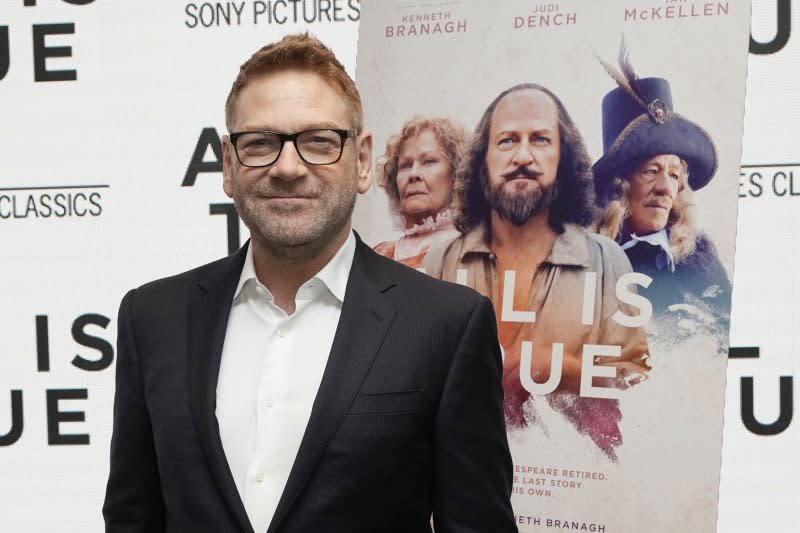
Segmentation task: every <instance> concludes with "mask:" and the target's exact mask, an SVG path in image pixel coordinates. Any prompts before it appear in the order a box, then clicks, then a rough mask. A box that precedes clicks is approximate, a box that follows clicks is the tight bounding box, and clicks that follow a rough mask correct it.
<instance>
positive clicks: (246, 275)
mask: <svg viewBox="0 0 800 533" xmlns="http://www.w3.org/2000/svg"><path fill="white" fill-rule="evenodd" d="M355 253H356V239H355V236H354V235H353V232H352V231H351V232H350V234H349V235H348V237H347V240H346V241H345V242H344V244H343V245H342V246H341V247H340V248H339V250H337V251H336V253H335V254H334V256H333V257H332V258H331V260H330V261H328V263H327V264H326V265H325V266H324V267H322V270H320V271H319V272H317V274H316V275H315V276H314V277H313V278H311V280H309V281H307V282H306V283H304V284H303V287H305V286H306V285H307V284H308V283H310V282H311V281H312V280H319V281H321V282H322V283H323V284H324V285H325V287H326V288H327V289H328V291H330V293H331V294H332V295H333V296H334V297H335V298H336V299H337V300H339V302H344V293H345V289H346V288H347V279H348V278H349V277H350V268H351V267H352V266H353V258H354V257H355ZM250 280H253V282H255V283H259V284H260V283H261V282H260V281H258V277H257V276H256V268H255V263H254V261H253V241H252V240H251V241H250V242H248V243H247V253H246V254H245V258H244V265H242V273H241V274H240V275H239V282H238V283H237V284H236V292H234V296H233V299H234V300H236V299H237V298H239V295H240V294H241V292H242V289H243V288H244V286H245V284H247V282H248V281H250ZM264 288H265V289H266V287H264ZM301 290H302V287H301ZM267 292H269V291H267Z"/></svg>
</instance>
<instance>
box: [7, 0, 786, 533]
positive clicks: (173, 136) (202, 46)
mask: <svg viewBox="0 0 800 533" xmlns="http://www.w3.org/2000/svg"><path fill="white" fill-rule="evenodd" d="M630 3H633V0H630ZM778 4H786V5H788V4H789V1H788V0H780V1H779V0H755V2H754V9H753V21H754V25H753V30H752V32H753V37H754V38H755V39H756V41H760V42H762V43H767V44H769V43H770V42H772V41H773V40H775V38H776V34H777V35H778V36H780V33H781V32H780V31H778V28H779V26H780V25H779V24H778V19H777V17H776V12H777V10H778ZM790 11H791V9H790ZM796 11H797V9H795V10H794V12H792V13H791V22H794V24H790V23H789V22H787V21H788V20H789V18H788V16H787V17H784V19H783V22H782V23H781V24H782V25H783V27H786V26H789V27H792V26H794V27H796V26H797V24H796V23H797V22H798V20H797V13H796ZM359 14H360V1H359V0H264V1H256V0H239V1H231V2H186V1H183V0H171V1H169V2H165V1H163V0H161V1H157V0H136V1H134V0H116V1H115V2H101V1H91V0H71V1H67V0H3V2H2V5H0V124H2V126H3V134H2V140H1V141H0V189H1V190H0V243H2V249H3V253H2V256H1V257H2V261H0V265H2V267H0V268H2V270H1V271H0V274H2V275H0V298H2V307H0V502H2V512H0V530H2V531H10V532H36V533H38V532H41V531H51V530H57V531H67V532H73V531H74V532H94V531H101V530H102V520H101V516H100V506H101V504H102V497H103V491H104V488H105V477H106V475H107V469H108V451H107V450H108V443H109V439H110V427H111V404H112V398H113V368H114V366H113V356H114V354H113V348H112V345H113V340H114V338H115V335H116V310H117V305H118V303H119V299H120V298H121V296H122V294H124V292H125V291H126V290H127V289H129V288H131V287H133V286H135V285H137V284H140V283H142V282H145V281H147V280H150V279H153V278H156V277H160V276H163V275H167V274H171V273H175V272H178V271H181V270H184V269H186V268H189V267H191V266H195V265H197V264H200V263H202V262H206V261H210V260H212V259H215V258H217V257H219V256H221V255H224V254H225V253H226V252H227V250H228V241H229V232H228V228H227V220H226V216H225V215H224V214H220V215H211V214H210V213H209V211H210V205H211V204H227V203H228V199H227V198H226V197H225V196H224V195H223V193H222V191H221V188H220V182H221V174H220V173H219V172H218V168H219V167H218V161H217V156H216V155H215V153H214V147H215V141H216V139H217V135H219V134H221V133H222V132H223V124H224V120H223V102H224V99H225V96H226V95H227V91H228V89H229V87H230V83H231V81H232V80H233V78H234V76H235V74H236V71H237V68H238V65H239V64H240V63H241V62H242V61H243V60H244V59H246V57H247V56H249V54H250V53H251V52H252V51H253V50H255V49H256V48H257V47H259V46H261V45H262V44H264V43H265V42H268V41H271V40H274V39H276V38H278V37H280V36H281V35H282V34H284V33H286V32H289V31H297V30H305V29H308V30H310V31H311V32H313V33H314V34H316V35H317V36H318V37H320V38H321V39H322V40H323V41H325V42H327V43H328V44H329V45H330V46H331V47H332V48H333V49H334V51H335V52H336V53H337V55H338V56H339V57H340V59H342V61H343V62H344V64H345V65H346V67H347V68H348V70H349V71H350V73H351V74H354V72H355V57H356V36H357V30H358V18H359ZM226 15H227V18H226ZM206 26H207V27H206ZM783 33H784V34H785V33H786V32H785V31H784V32H783ZM709 38H713V36H709ZM780 40H781V39H777V41H778V42H777V43H774V44H773V46H772V48H773V49H777V48H779V47H778V46H777V45H778V44H780ZM764 48H767V49H769V48H770V47H769V46H765V47H764ZM798 59H800V50H798V45H797V43H796V40H793V39H792V38H791V37H789V39H788V42H787V43H786V44H785V46H782V47H780V49H777V50H775V51H774V52H773V53H768V54H760V55H755V54H751V55H750V58H749V69H750V70H749V75H750V77H749V81H748V94H747V111H746V119H745V138H744V152H743V162H744V163H745V164H752V165H757V166H756V167H753V168H746V169H743V172H745V176H744V177H742V178H741V183H742V185H741V186H740V194H741V195H742V197H741V198H740V205H739V223H738V237H737V255H736V264H735V275H734V287H735V290H734V310H733V317H732V321H733V326H732V327H733V329H732V336H731V345H732V346H734V347H757V348H759V354H760V357H759V358H752V357H750V358H742V359H733V360H731V361H730V364H729V381H728V388H727V406H726V420H725V437H724V441H725V442H724V448H723V470H722V486H721V501H720V519H719V531H720V532H725V533H727V532H737V531H748V532H749V531H775V532H789V531H795V530H796V529H797V527H798V526H797V524H800V510H798V508H797V506H796V505H794V502H795V501H796V500H797V499H798V496H800V487H799V486H798V482H797V480H796V474H797V472H798V471H799V469H798V466H800V464H798V463H800V459H798V457H797V454H796V453H794V448H796V446H797V442H798V441H797V437H798V428H797V423H794V424H792V423H789V424H788V426H786V429H785V430H783V431H782V432H780V433H778V434H776V435H772V436H762V435H756V434H755V433H753V432H751V431H750V430H748V429H747V428H746V427H745V424H744V422H743V419H742V416H741V414H740V409H741V408H742V403H743V402H742V399H743V395H742V380H741V378H743V377H744V378H748V377H752V378H753V381H752V383H753V391H754V399H753V402H752V404H753V411H754V418H755V420H757V421H759V422H761V423H762V424H763V425H765V426H767V428H766V430H765V431H768V430H769V426H770V425H771V424H772V423H773V422H774V421H776V420H777V419H778V417H779V414H783V416H784V418H785V417H787V416H789V415H790V413H791V412H792V407H793V404H792V401H793V399H792V398H789V402H788V406H787V405H784V406H783V408H781V405H780V401H779V378H780V376H793V375H795V374H796V373H797V368H798V358H797V357H794V353H793V351H794V350H795V349H797V344H798V341H800V338H798V332H797V328H796V327H795V324H796V323H797V320H795V318H796V314H795V313H796V311H794V306H793V304H794V302H795V301H797V297H798V296H800V294H797V293H798V287H800V283H798V281H800V280H799V279H798V277H800V276H798V274H797V273H796V271H795V270H796V269H794V268H793V259H794V257H796V254H795V253H793V251H794V249H795V246H793V245H794V242H793V239H792V236H793V232H794V228H795V227H797V226H798V222H800V220H798V219H800V205H795V204H796V203H797V202H800V199H796V198H797V195H800V166H791V164H792V163H798V162H800V155H798V154H797V153H796V151H794V150H793V147H794V146H795V145H796V144H797V139H796V137H797V134H796V133H795V131H796V128H794V124H793V122H794V120H795V119H796V118H797V117H798V113H799V112H800V101H799V100H798V99H800V96H798V94H800V93H798V92H797V91H796V90H794V87H793V83H794V82H795V76H794V75H793V72H796V71H797V70H798V69H797V67H798ZM37 65H38V67H37ZM51 78H55V79H54V80H53V81H45V80H47V79H51ZM712 97H713V95H712ZM203 132H205V133H206V135H205V138H204V140H203V139H201V137H203V136H202V134H203ZM198 144H199V145H200V148H199V149H198V148H197V146H198ZM196 151H197V152H198V156H197V158H196V159H195V163H194V165H193V166H194V167H195V168H196V169H197V170H201V171H202V172H198V173H192V172H190V173H189V175H188V178H187V169H189V168H190V167H191V166H192V160H193V154H194V153H195V152H196ZM203 162H204V163H203ZM775 164H779V165H783V166H779V167H773V166H770V165H775ZM780 172H783V174H779V173H780ZM792 172H794V174H796V175H797V177H796V178H793V179H794V189H787V190H788V191H789V192H787V193H786V194H784V195H781V193H783V192H784V189H785V188H786V186H788V185H789V182H790V178H789V176H794V174H792ZM753 173H758V174H759V175H760V176H761V178H758V177H753V178H752V181H753V182H754V183H756V184H759V185H761V187H762V188H761V189H758V187H757V185H754V184H752V183H751V181H750V179H751V178H750V175H751V174H753ZM183 183H186V186H183V185H182V184H183ZM192 183H193V184H192ZM773 184H774V186H775V187H777V189H774V188H773ZM758 191H760V193H759V194H756V193H757V192H758ZM792 193H794V194H792ZM219 209H224V207H223V208H219ZM786 258H788V260H786ZM781 259H784V260H783V261H781ZM743 352H744V353H745V354H751V353H753V350H752V349H750V350H743ZM76 357H77V358H76ZM746 384H747V381H746V380H745V385H746ZM792 386H793V383H792ZM16 391H19V392H16ZM14 399H17V400H20V403H21V410H20V413H21V417H20V416H19V414H20V413H15V410H14V409H13V408H12V404H13V403H15V401H14ZM48 399H49V400H48ZM745 399H746V398H745ZM784 403H786V402H784ZM48 404H49V407H48ZM745 404H746V405H745V406H747V405H750V404H749V402H745ZM48 413H49V414H48ZM70 413H72V414H70ZM750 425H751V426H753V424H750ZM784 425H785V424H784ZM753 427H754V426H753ZM676 429H677V430H679V429H680V428H676ZM778 429H780V426H779V427H775V428H773V429H772V430H771V431H776V430H778ZM70 436H72V437H70ZM87 440H88V444H87V443H86V441H87ZM64 442H75V443H72V444H67V443H64ZM665 497H668V495H665Z"/></svg>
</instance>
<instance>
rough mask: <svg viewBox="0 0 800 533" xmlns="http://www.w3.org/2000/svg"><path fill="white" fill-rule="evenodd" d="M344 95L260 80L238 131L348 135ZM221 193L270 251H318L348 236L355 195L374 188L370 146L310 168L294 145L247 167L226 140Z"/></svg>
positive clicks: (243, 99)
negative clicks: (257, 165) (328, 131)
mask: <svg viewBox="0 0 800 533" xmlns="http://www.w3.org/2000/svg"><path fill="white" fill-rule="evenodd" d="M352 127H353V124H352V121H351V118H350V113H348V109H347V106H346V104H345V101H344V99H343V98H342V96H341V94H340V92H339V90H338V89H337V88H336V87H334V86H333V85H331V84H329V83H327V82H326V81H324V80H323V79H322V78H320V77H319V76H317V75H316V74H313V73H309V72H301V71H294V70H287V71H281V72H275V73H271V74H266V75H264V76H261V77H258V78H255V79H253V80H251V81H250V82H248V84H247V85H246V86H245V87H244V88H243V89H242V91H241V92H240V93H239V97H238V99H237V101H236V105H235V111H234V118H233V125H232V128H233V131H237V132H238V131H275V132H281V133H294V132H298V131H303V130H308V129H315V128H333V129H351V128H352ZM223 142H224V151H223V172H224V181H223V189H224V190H225V193H226V194H227V195H228V196H230V197H231V198H233V200H234V203H235V204H236V210H237V212H238V213H239V216H241V217H242V220H244V222H245V224H246V225H247V227H248V228H249V229H250V232H251V235H252V236H253V238H254V239H255V240H257V241H260V242H261V243H263V244H264V245H267V246H269V247H270V248H272V249H273V250H284V251H289V250H291V249H292V248H295V249H299V248H296V247H305V249H308V250H319V249H321V248H322V247H323V246H325V245H326V244H327V243H329V242H331V241H332V240H334V239H336V238H337V236H340V235H342V233H343V232H347V231H349V228H350V217H351V214H352V211H353V206H354V204H355V197H356V192H358V193H363V192H365V191H366V190H367V189H368V188H369V185H370V179H371V178H370V161H371V159H372V153H371V148H372V138H371V137H370V135H369V134H367V133H362V134H361V135H360V136H359V137H358V138H357V139H353V138H348V139H347V140H346V141H345V142H344V147H343V152H342V157H341V159H339V161H337V162H336V163H332V164H329V165H310V164H308V163H305V162H304V161H303V160H302V159H301V158H300V156H299V155H298V154H297V150H296V149H295V147H294V145H293V144H292V143H291V142H287V143H285V144H284V146H283V149H282V150H281V153H280V157H279V158H278V160H277V161H275V163H273V164H272V165H270V166H267V167H260V168H250V167H245V166H242V165H241V164H240V163H239V161H238V159H237V158H236V154H235V153H234V151H233V146H232V145H231V144H230V139H229V138H228V136H227V135H226V136H225V137H224V139H223Z"/></svg>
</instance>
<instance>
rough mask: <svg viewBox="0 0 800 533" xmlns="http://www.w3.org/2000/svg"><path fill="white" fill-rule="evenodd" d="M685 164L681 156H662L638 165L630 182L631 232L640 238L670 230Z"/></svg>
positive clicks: (628, 222) (629, 222)
mask: <svg viewBox="0 0 800 533" xmlns="http://www.w3.org/2000/svg"><path fill="white" fill-rule="evenodd" d="M681 174H683V163H681V160H680V158H679V157H678V156H676V155H672V154H662V155H657V156H655V157H651V158H650V159H648V160H647V161H644V162H643V163H642V164H641V165H639V166H638V167H637V168H636V169H635V170H634V171H633V174H632V175H631V176H630V178H628V185H629V188H628V212H629V213H630V214H629V215H628V219H627V220H626V221H625V224H626V226H627V228H628V230H629V231H630V232H632V233H636V234H637V235H646V234H648V233H654V232H656V231H661V230H662V229H664V228H666V227H667V221H668V220H669V212H670V210H671V209H672V202H673V200H674V199H675V195H677V194H678V184H679V180H680V177H681Z"/></svg>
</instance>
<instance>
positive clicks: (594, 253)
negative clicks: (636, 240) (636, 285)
mask: <svg viewBox="0 0 800 533" xmlns="http://www.w3.org/2000/svg"><path fill="white" fill-rule="evenodd" d="M577 227H579V228H580V229H581V231H582V232H583V233H584V234H585V235H586V242H587V244H588V248H589V255H590V261H591V263H592V264H593V265H597V266H602V267H603V269H604V270H605V269H611V270H612V271H613V272H615V273H618V274H620V275H621V274H625V273H627V272H631V271H632V270H633V268H632V267H631V262H630V260H628V256H627V255H625V252H624V251H623V250H622V248H621V247H620V245H619V244H618V243H617V242H616V241H614V240H612V239H609V238H608V237H606V236H605V235H600V234H599V233H594V232H592V231H590V230H588V229H586V228H583V227H580V226H577Z"/></svg>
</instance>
